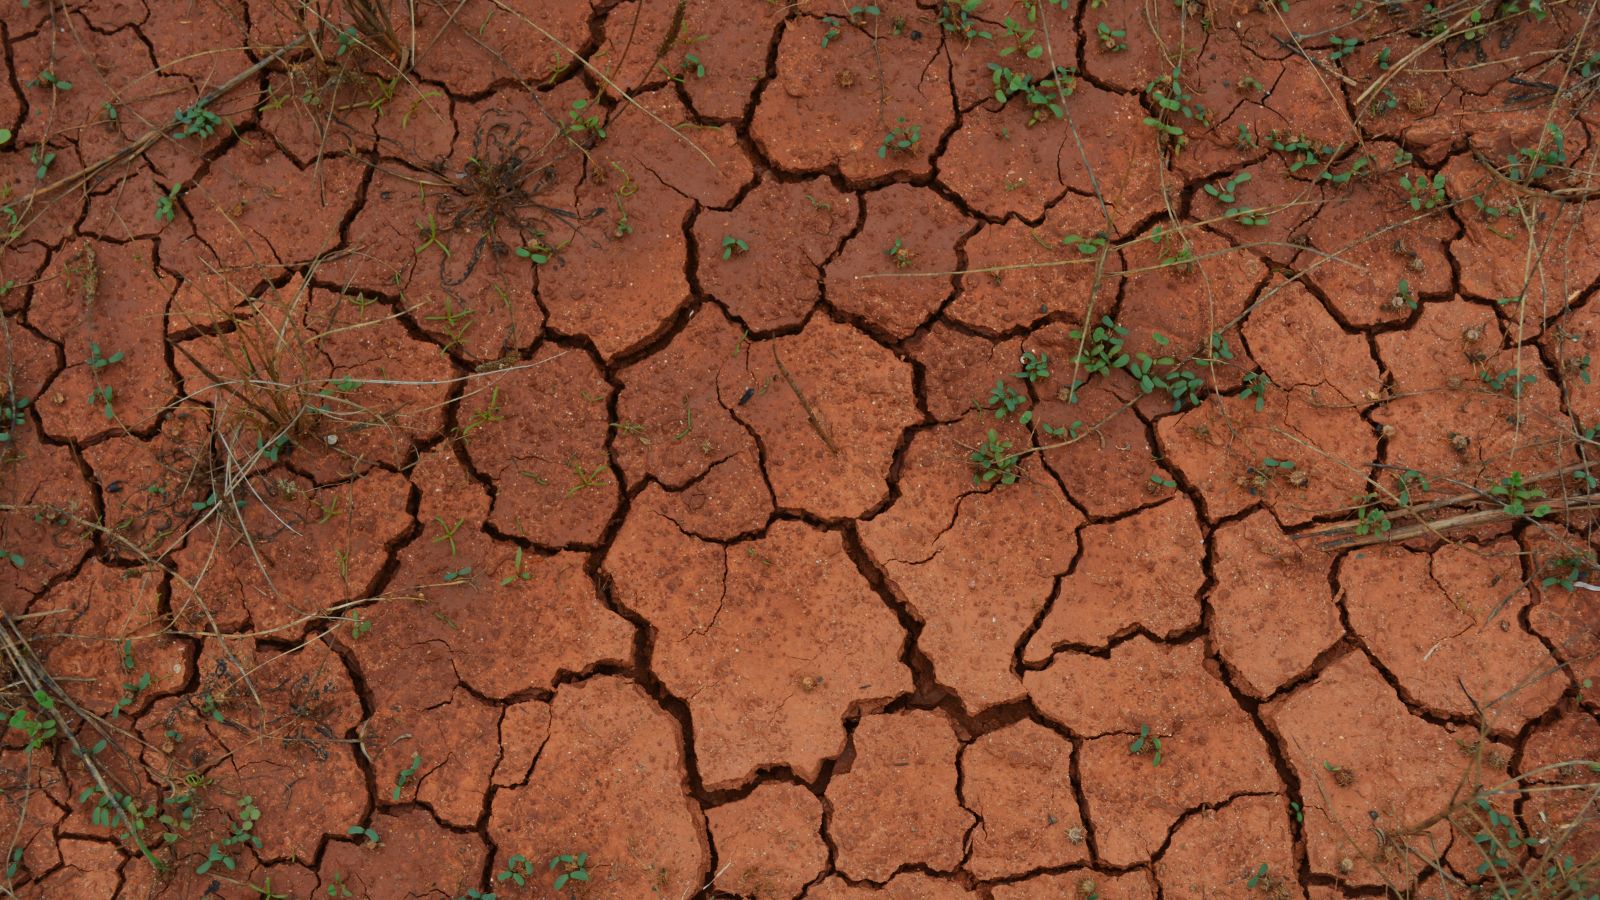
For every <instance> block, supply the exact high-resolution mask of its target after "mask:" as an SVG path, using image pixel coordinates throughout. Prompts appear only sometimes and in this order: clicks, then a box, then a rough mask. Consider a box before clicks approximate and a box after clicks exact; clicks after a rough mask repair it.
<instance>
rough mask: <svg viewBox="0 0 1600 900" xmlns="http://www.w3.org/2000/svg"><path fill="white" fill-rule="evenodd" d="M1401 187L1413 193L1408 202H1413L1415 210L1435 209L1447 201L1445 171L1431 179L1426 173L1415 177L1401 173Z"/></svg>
mask: <svg viewBox="0 0 1600 900" xmlns="http://www.w3.org/2000/svg"><path fill="white" fill-rule="evenodd" d="M1400 189H1401V190H1403V191H1405V192H1406V193H1407V194H1409V195H1411V199H1410V200H1408V201H1407V202H1408V203H1410V204H1411V209H1412V211H1413V212H1421V211H1422V210H1424V209H1433V208H1434V207H1436V206H1442V205H1444V203H1445V193H1444V173H1442V172H1441V173H1439V174H1438V175H1435V176H1433V177H1432V178H1431V179H1430V178H1429V177H1428V176H1426V175H1419V176H1417V177H1416V178H1414V179H1413V178H1411V177H1409V176H1406V175H1401V176H1400Z"/></svg>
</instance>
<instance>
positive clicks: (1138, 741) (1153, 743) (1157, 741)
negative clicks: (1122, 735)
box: [1128, 725, 1161, 766]
mask: <svg viewBox="0 0 1600 900" xmlns="http://www.w3.org/2000/svg"><path fill="white" fill-rule="evenodd" d="M1128 752H1129V753H1130V754H1132V755H1134V756H1138V755H1139V754H1141V753H1149V754H1150V765H1152V766H1159V765H1161V738H1159V737H1156V736H1155V735H1153V734H1151V733H1150V726H1149V725H1140V726H1139V736H1138V737H1136V738H1134V739H1133V743H1131V744H1129V745H1128Z"/></svg>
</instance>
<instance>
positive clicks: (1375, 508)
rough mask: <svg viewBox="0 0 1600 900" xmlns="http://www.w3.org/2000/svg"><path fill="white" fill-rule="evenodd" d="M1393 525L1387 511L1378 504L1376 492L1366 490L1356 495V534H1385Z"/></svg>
mask: <svg viewBox="0 0 1600 900" xmlns="http://www.w3.org/2000/svg"><path fill="white" fill-rule="evenodd" d="M1393 527H1394V523H1392V522H1390V521H1389V511H1388V510H1386V509H1384V508H1383V506H1382V505H1381V504H1380V502H1379V500H1378V495H1377V494H1374V493H1371V492H1368V493H1366V494H1363V495H1361V496H1358V497H1356V534H1359V535H1368V534H1371V535H1381V534H1387V533H1388V532H1389V529H1390V528H1393Z"/></svg>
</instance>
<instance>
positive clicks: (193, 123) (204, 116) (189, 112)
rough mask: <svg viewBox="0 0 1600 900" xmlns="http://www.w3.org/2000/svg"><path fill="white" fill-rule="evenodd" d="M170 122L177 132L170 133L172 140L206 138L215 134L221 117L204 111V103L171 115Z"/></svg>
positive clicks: (206, 110)
mask: <svg viewBox="0 0 1600 900" xmlns="http://www.w3.org/2000/svg"><path fill="white" fill-rule="evenodd" d="M172 121H173V123H174V124H176V125H177V126H178V130H177V131H174V132H173V133H172V137H173V140H183V139H184V138H191V137H193V138H201V139H204V138H208V137H211V136H212V135H213V134H216V132H217V126H218V125H221V124H222V117H221V116H219V115H217V114H216V113H214V112H212V111H211V110H209V109H206V105H205V103H204V101H202V102H199V103H196V104H194V105H193V106H186V107H184V108H183V109H180V110H177V111H176V112H174V113H173V114H172Z"/></svg>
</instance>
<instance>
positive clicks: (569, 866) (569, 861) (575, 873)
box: [550, 853, 589, 891]
mask: <svg viewBox="0 0 1600 900" xmlns="http://www.w3.org/2000/svg"><path fill="white" fill-rule="evenodd" d="M557 867H559V868H560V869H561V874H559V875H557V876H556V880H555V883H554V884H552V885H550V887H551V889H553V890H557V891H559V890H561V889H562V888H564V887H566V886H567V882H569V881H588V880H589V854H587V853H579V854H576V855H574V854H571V853H563V854H561V855H560V856H555V857H552V858H551V860H550V871H552V872H554V871H556V869H557Z"/></svg>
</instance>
